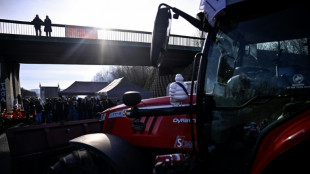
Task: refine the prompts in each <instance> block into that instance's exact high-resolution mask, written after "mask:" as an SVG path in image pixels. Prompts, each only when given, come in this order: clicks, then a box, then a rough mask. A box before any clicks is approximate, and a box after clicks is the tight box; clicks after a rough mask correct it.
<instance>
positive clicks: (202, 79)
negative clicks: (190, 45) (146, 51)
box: [131, 1, 310, 173]
mask: <svg viewBox="0 0 310 174" xmlns="http://www.w3.org/2000/svg"><path fill="white" fill-rule="evenodd" d="M225 2H226V4H225V3H224V1H216V2H215V1H214V2H213V1H212V3H214V4H212V3H211V1H210V2H209V1H202V3H201V5H202V9H205V11H204V14H203V17H202V18H201V15H200V18H199V19H200V20H199V19H195V18H192V17H190V16H188V15H187V14H185V13H183V12H181V11H180V10H178V9H176V8H174V7H170V6H168V5H166V4H162V5H161V6H160V7H159V10H158V14H157V18H156V20H155V27H154V31H153V41H152V47H151V62H152V64H153V65H154V66H157V67H159V68H161V67H162V66H164V64H163V62H164V61H163V60H164V59H165V57H164V55H165V54H164V52H165V51H166V50H167V49H166V48H167V43H168V40H169V33H168V32H169V31H170V27H171V20H172V17H171V16H173V17H174V18H175V16H182V17H183V18H185V19H186V20H187V21H189V23H191V24H192V25H194V26H196V27H197V28H198V29H200V30H202V31H203V32H207V33H208V35H207V38H206V41H205V43H204V47H203V50H202V52H201V53H198V54H196V56H195V58H193V67H194V68H195V67H196V64H195V63H196V62H198V60H199V62H200V64H199V70H198V75H197V76H195V75H194V73H193V81H194V80H195V79H196V78H197V93H196V94H197V98H196V101H193V102H191V103H190V107H189V108H187V109H185V110H183V112H187V113H193V114H196V120H197V122H196V126H197V130H196V131H197V142H198V147H199V153H198V156H199V157H201V158H202V159H203V160H202V161H204V162H203V165H202V166H203V167H202V168H203V169H205V170H207V171H211V172H215V173H226V172H227V173H249V172H250V171H252V172H254V173H260V172H261V171H262V170H264V169H265V167H266V166H268V165H270V163H271V161H272V160H274V161H280V160H278V158H280V157H279V154H281V153H284V152H286V150H288V149H290V148H293V147H294V146H295V145H297V144H304V142H308V143H309V141H306V140H307V139H309V136H302V135H300V134H302V133H301V132H298V129H297V128H296V127H294V126H295V125H296V124H295V122H294V121H296V120H298V119H301V120H302V119H306V118H307V117H306V115H307V114H309V112H310V111H309V101H310V71H309V69H310V57H309V45H310V41H309V38H310V32H309V31H310V25H309V23H308V22H307V21H308V19H309V17H310V11H309V5H306V4H298V3H296V4H285V3H281V4H275V5H272V4H270V3H268V2H265V1H257V2H256V1H243V2H241V1H240V2H236V3H235V4H229V3H228V2H230V1H225ZM210 3H211V4H210ZM266 3H267V4H268V5H266ZM262 9H264V10H262ZM213 11H215V12H214V13H213ZM172 12H173V13H175V14H173V15H171V13H172ZM209 12H212V13H209ZM207 21H208V22H207ZM194 68H193V69H194ZM193 72H194V71H193ZM192 84H193V83H192ZM193 103H195V104H193ZM162 110H164V108H163V109H162ZM180 110H181V108H174V110H173V109H170V111H171V112H170V113H169V114H170V115H171V113H173V112H175V113H178V111H180ZM157 111H158V109H157ZM149 112H151V111H149ZM154 112H155V111H153V114H154ZM136 113H139V111H136ZM131 114H132V112H131ZM144 114H145V113H144ZM162 115H163V114H162ZM293 118H294V119H296V120H294V119H293ZM308 123H310V121H309V119H307V120H304V121H303V124H304V125H302V126H305V127H304V128H305V130H308V129H309V127H308V126H307V124H308ZM288 125H289V126H288ZM308 125H309V124H308ZM286 130H294V131H296V132H294V131H293V132H294V133H296V135H297V134H298V135H300V136H301V137H302V138H300V139H299V138H296V139H295V140H293V139H294V138H293V137H295V135H294V136H291V135H292V134H289V133H287V132H286V133H287V134H284V135H283V134H282V135H281V136H282V138H283V139H280V140H279V139H277V138H279V136H278V135H280V134H281V133H283V132H285V131H286ZM293 132H291V133H293ZM307 135H308V134H307ZM268 136H271V137H269V138H270V139H269V140H270V141H271V140H273V139H277V140H279V141H280V142H286V143H288V141H289V145H288V144H285V145H284V144H281V143H278V142H279V141H278V142H273V141H272V142H264V140H265V139H266V137H268ZM286 138H288V139H286ZM292 138H293V139H292ZM297 139H298V140H297ZM264 143H266V144H264ZM273 143H274V144H273ZM193 144H194V143H193ZM269 146H274V149H273V148H272V149H268V148H267V147H269ZM304 147H306V146H304ZM264 148H265V149H264ZM277 148H278V149H277ZM303 150H304V149H303ZM264 151H267V152H266V153H269V154H268V155H269V156H268V155H267V156H264V155H259V154H263V153H265V152H264ZM308 152H309V150H308V151H307V153H308ZM307 153H305V154H307ZM294 154H295V156H296V154H300V153H294ZM290 155H292V156H294V155H293V153H291V154H290ZM296 158H297V156H296ZM296 158H294V159H296ZM288 159H289V158H286V160H288ZM298 159H302V158H300V157H298ZM288 161H289V160H288ZM288 161H286V162H288ZM296 161H299V160H296ZM299 162H300V161H299ZM297 163H298V162H296V163H294V165H295V164H297ZM276 164H277V163H276ZM276 164H275V165H276ZM279 164H280V162H279ZM292 164H293V163H292ZM205 166H206V167H205ZM282 169H283V170H284V171H285V167H284V168H283V167H282ZM266 170H268V169H266Z"/></svg>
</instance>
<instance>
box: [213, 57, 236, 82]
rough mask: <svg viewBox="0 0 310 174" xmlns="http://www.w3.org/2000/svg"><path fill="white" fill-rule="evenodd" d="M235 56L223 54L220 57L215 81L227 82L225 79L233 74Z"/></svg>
mask: <svg viewBox="0 0 310 174" xmlns="http://www.w3.org/2000/svg"><path fill="white" fill-rule="evenodd" d="M234 70H235V58H234V57H231V56H229V55H225V56H223V57H221V58H220V62H219V68H218V72H217V82H219V83H224V84H227V81H228V80H229V79H230V78H231V77H232V76H233V75H234Z"/></svg>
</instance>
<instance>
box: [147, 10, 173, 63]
mask: <svg viewBox="0 0 310 174" xmlns="http://www.w3.org/2000/svg"><path fill="white" fill-rule="evenodd" d="M162 6H163V4H161V5H160V6H159V8H158V11H157V15H156V19H155V23H154V29H153V33H152V43H151V55H150V58H151V64H152V66H155V67H160V65H161V63H162V61H163V56H164V52H165V51H166V50H167V46H168V42H169V34H170V28H171V12H170V9H171V8H170V7H167V6H166V7H162Z"/></svg>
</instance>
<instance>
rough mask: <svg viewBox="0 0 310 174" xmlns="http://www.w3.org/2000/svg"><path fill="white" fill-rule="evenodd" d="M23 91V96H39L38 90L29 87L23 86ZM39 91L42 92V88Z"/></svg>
mask: <svg viewBox="0 0 310 174" xmlns="http://www.w3.org/2000/svg"><path fill="white" fill-rule="evenodd" d="M21 92H22V96H23V97H37V96H39V95H38V94H37V93H36V91H32V90H27V89H24V88H21ZM39 93H40V90H39Z"/></svg>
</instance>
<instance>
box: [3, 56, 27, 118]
mask: <svg viewBox="0 0 310 174" xmlns="http://www.w3.org/2000/svg"><path fill="white" fill-rule="evenodd" d="M0 64H1V66H0V69H1V71H0V72H1V74H0V77H1V78H0V102H1V112H2V111H3V109H7V111H11V110H12V109H13V107H14V105H15V104H21V100H22V99H21V89H20V80H19V68H20V64H19V63H17V62H9V61H1V62H0Z"/></svg>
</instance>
